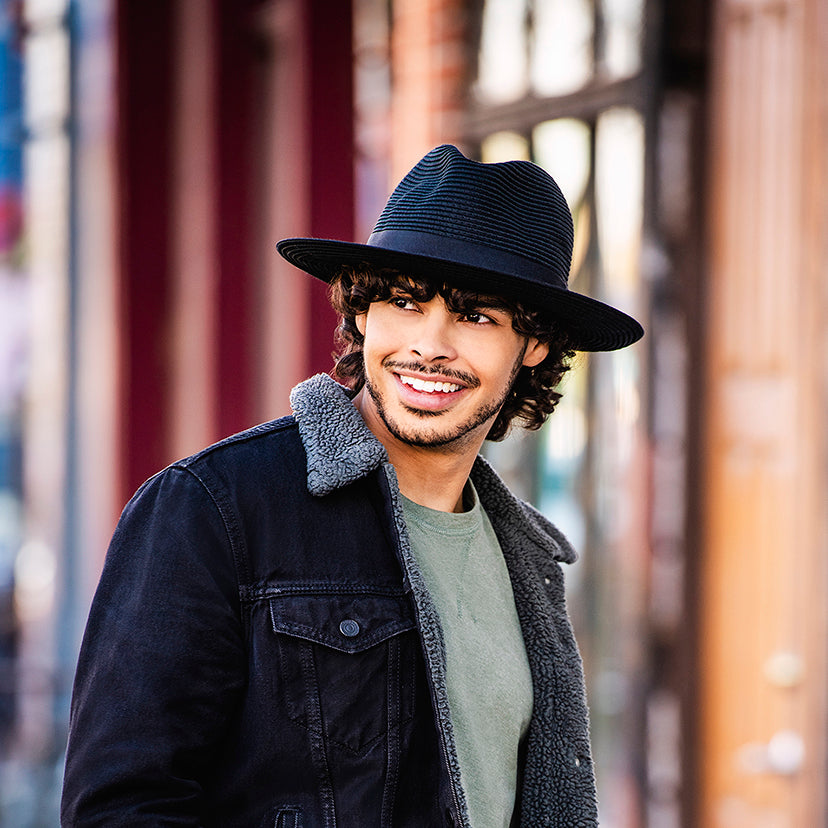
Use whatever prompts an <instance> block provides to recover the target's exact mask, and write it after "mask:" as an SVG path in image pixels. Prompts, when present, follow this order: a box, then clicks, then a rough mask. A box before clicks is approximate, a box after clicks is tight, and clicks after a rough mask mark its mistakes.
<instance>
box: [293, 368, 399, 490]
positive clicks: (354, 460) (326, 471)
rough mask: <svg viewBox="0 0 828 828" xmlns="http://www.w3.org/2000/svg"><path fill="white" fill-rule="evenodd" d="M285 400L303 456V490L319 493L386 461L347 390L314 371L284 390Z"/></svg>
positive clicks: (351, 480)
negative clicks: (305, 465)
mask: <svg viewBox="0 0 828 828" xmlns="http://www.w3.org/2000/svg"><path fill="white" fill-rule="evenodd" d="M290 405H291V408H292V409H293V416H294V419H295V420H296V423H297V425H298V426H299V435H300V437H301V438H302V445H303V446H304V447H305V454H306V455H307V458H308V491H309V492H310V493H311V494H312V495H317V496H322V495H327V494H330V493H331V492H333V491H336V490H337V489H339V488H340V487H342V486H346V485H348V484H349V483H353V482H355V481H357V480H359V479H360V478H362V477H365V476H366V475H367V474H369V473H370V472H372V471H374V469H377V468H379V467H380V466H381V465H382V464H383V463H386V462H387V461H388V453H387V452H386V451H385V448H384V447H383V445H382V443H380V441H379V440H377V438H376V437H375V436H374V435H373V433H372V432H371V430H370V429H369V428H368V426H367V425H365V421H364V420H363V419H362V415H361V414H360V413H359V411H357V409H356V406H354V405H353V404H352V403H351V398H350V397H349V396H348V391H347V389H346V388H343V387H342V386H341V385H340V384H339V383H337V382H335V381H334V380H333V379H331V378H330V377H329V376H328V375H327V374H317V375H316V376H313V377H311V378H310V379H308V380H305V382H302V383H300V384H299V385H297V386H296V387H295V388H294V389H293V391H291V392H290Z"/></svg>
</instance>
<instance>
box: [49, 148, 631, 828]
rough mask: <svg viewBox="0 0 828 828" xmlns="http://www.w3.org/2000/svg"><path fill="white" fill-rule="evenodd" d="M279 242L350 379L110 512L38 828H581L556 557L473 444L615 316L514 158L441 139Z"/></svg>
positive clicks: (309, 395)
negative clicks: (353, 203)
mask: <svg viewBox="0 0 828 828" xmlns="http://www.w3.org/2000/svg"><path fill="white" fill-rule="evenodd" d="M279 250H280V252H281V253H282V255H284V256H285V257H286V258H287V259H288V260H289V261H291V262H293V263H295V264H297V265H298V266H299V267H301V268H303V269H305V270H306V271H308V272H309V273H311V274H313V275H314V276H317V277H319V278H322V279H325V280H326V281H329V282H331V283H332V300H333V302H334V305H335V307H336V308H337V310H338V311H339V312H340V313H341V315H342V324H341V326H340V335H341V337H342V340H343V346H344V347H343V352H342V354H341V356H340V359H339V361H338V363H337V368H336V372H337V375H338V376H339V377H340V378H341V379H343V380H344V381H345V382H346V384H347V386H348V387H347V388H346V387H343V386H341V385H339V384H337V383H336V382H335V381H334V380H333V379H331V378H330V377H328V376H327V375H320V376H317V377H314V378H312V379H310V380H308V381H306V382H305V383H302V384H301V385H299V386H298V387H297V388H296V389H294V391H293V393H292V395H291V403H292V408H293V412H294V413H293V416H292V417H289V418H283V419H281V420H277V421H275V422H272V423H268V424H264V425H261V426H257V427H256V428H253V429H251V430H250V431H247V432H244V433H242V434H240V435H237V436H235V437H231V438H229V439H228V440H225V441H223V442H222V443H219V444H217V445H215V446H212V447H210V448H208V449H206V450H205V451H203V452H201V453H200V454H198V455H196V456H194V457H191V458H189V459H187V460H183V461H181V462H179V463H176V464H174V465H172V466H171V467H170V468H168V469H166V470H165V471H163V472H161V473H160V474H159V475H156V476H155V477H154V478H152V479H151V480H149V481H148V482H147V483H146V484H144V486H143V487H142V488H141V489H140V490H139V492H138V493H137V495H136V496H135V497H134V498H133V500H132V501H131V502H130V504H129V505H128V506H127V507H126V509H125V511H124V514H123V516H122V518H121V521H120V523H119V525H118V528H117V530H116V532H115V535H114V537H113V540H112V545H111V547H110V550H109V553H108V555H107V560H106V564H105V566H104V571H103V574H102V577H101V582H100V585H99V588H98V592H97V594H96V597H95V601H94V604H93V607H92V610H91V614H90V618H89V623H88V627H87V631H86V635H85V638H84V644H83V648H82V651H81V656H80V661H79V665H78V672H77V678H76V685H75V694H74V699H73V707H72V719H71V726H70V738H69V746H68V752H67V762H66V776H65V783H64V797H63V820H64V823H65V824H66V825H161V824H163V825H173V824H175V825H227V826H271V828H273V827H274V826H275V827H276V828H281V827H282V826H291V828H299V827H300V826H301V828H316V827H317V826H320V828H321V826H325V828H333V827H334V826H340V828H341V827H342V826H346V827H347V828H350V827H351V826H359V827H361V826H412V827H413V826H422V828H435V827H436V826H472V828H485V826H509V825H521V826H542V825H549V826H558V828H573V826H591V825H595V824H596V822H597V816H596V804H595V786H594V778H593V772H592V764H591V759H590V749H589V741H588V725H587V711H586V705H585V700H584V691H583V678H582V670H581V663H580V658H579V655H578V651H577V648H576V645H575V642H574V640H573V638H572V633H571V629H570V625H569V621H568V619H567V615H566V609H565V606H564V596H563V585H562V573H561V568H560V563H563V562H566V563H569V562H571V561H573V560H574V553H573V551H572V549H571V548H570V546H569V545H568V543H567V542H566V540H565V539H564V538H563V537H562V536H561V535H560V533H559V532H558V531H557V530H556V529H555V528H554V527H553V526H552V525H551V524H550V523H549V522H548V521H547V520H546V519H545V518H543V517H542V516H541V515H540V514H539V513H537V512H536V511H534V510H533V509H532V508H531V507H530V506H528V505H526V504H524V503H521V502H519V501H518V500H517V499H515V498H514V497H513V496H512V495H511V494H510V493H509V491H508V490H507V489H506V488H505V486H504V485H503V484H502V483H501V482H500V480H499V479H498V478H497V476H496V475H495V473H494V472H493V471H492V470H491V469H490V468H489V466H488V465H487V464H486V463H485V461H484V460H482V459H481V458H479V457H478V451H479V449H480V447H481V446H482V444H483V441H484V439H486V438H487V436H488V437H492V438H498V439H499V438H501V437H502V436H503V435H504V434H505V433H506V431H507V429H508V427H509V424H510V422H511V421H512V420H514V419H517V421H518V422H523V423H524V424H526V425H528V426H529V427H534V428H537V427H538V426H539V425H540V424H541V423H542V422H543V420H544V419H545V417H546V416H547V415H548V414H549V413H550V412H551V410H552V409H553V408H554V405H555V402H556V401H557V399H558V394H557V393H556V392H555V390H554V388H555V385H557V383H558V381H559V379H560V377H561V375H562V374H563V372H564V371H565V370H566V365H567V360H568V358H569V357H570V356H571V353H572V351H573V349H592V350H604V349H612V348H618V347H623V346H624V345H627V344H630V343H631V342H634V341H635V340H637V339H638V338H639V337H640V336H641V334H642V330H641V328H640V326H639V325H638V323H637V322H635V321H634V320H633V319H631V318H630V317H628V316H626V315H625V314H623V313H621V312H619V311H617V310H614V309H612V308H609V307H608V306H606V305H603V304H602V303H600V302H597V301H594V300H592V299H589V298H587V297H585V296H580V295H578V294H575V293H573V292H571V291H569V290H568V288H567V278H568V271H569V266H570V257H571V250H572V220H571V216H570V213H569V210H568V208H567V206H566V203H565V201H564V199H563V197H562V195H561V193H560V191H559V190H558V188H557V186H556V185H555V183H554V181H553V180H552V179H551V178H550V177H549V176H548V175H547V174H546V173H545V172H543V171H542V170H541V169H540V168H538V167H536V166H534V165H532V164H529V163H527V162H508V163H504V164H480V163H477V162H474V161H471V160H469V159H467V158H465V157H464V156H463V155H462V154H461V153H460V152H459V151H458V150H457V149H456V148H454V147H451V146H443V147H438V148H437V149H435V150H433V151H432V152H430V153H429V154H428V155H426V156H425V158H423V159H422V160H421V161H420V162H419V163H418V164H417V165H416V166H415V167H414V169H413V170H412V171H411V172H410V173H409V174H408V175H407V176H406V177H405V178H404V179H403V181H402V182H401V183H400V184H399V186H398V187H397V189H396V190H395V192H394V193H393V194H392V196H391V198H390V199H389V201H388V204H387V205H386V208H385V210H384V211H383V214H382V215H381V216H380V219H379V221H378V222H377V225H376V227H375V230H374V233H373V234H372V235H371V237H370V239H369V240H368V243H367V244H365V245H359V244H352V243H348V242H339V241H328V240H318V239H288V240H283V241H282V242H280V244H279Z"/></svg>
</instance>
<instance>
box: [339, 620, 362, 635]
mask: <svg viewBox="0 0 828 828" xmlns="http://www.w3.org/2000/svg"><path fill="white" fill-rule="evenodd" d="M339 631H340V632H341V633H342V635H344V636H347V637H348V638H353V637H354V636H355V635H359V624H357V622H356V621H354V620H353V619H352V618H346V619H345V620H344V621H342V622H341V623H340V625H339Z"/></svg>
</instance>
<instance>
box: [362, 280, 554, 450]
mask: <svg viewBox="0 0 828 828" xmlns="http://www.w3.org/2000/svg"><path fill="white" fill-rule="evenodd" d="M491 304H492V303H489V305H487V303H486V300H485V299H481V300H480V304H479V305H475V306H474V307H473V308H472V309H469V308H464V310H463V312H462V313H458V312H456V311H452V310H451V309H449V308H448V306H447V305H446V303H445V300H444V299H443V298H442V297H441V296H439V295H437V296H435V297H434V298H433V299H430V300H428V301H416V300H415V299H413V298H411V296H409V295H408V294H406V293H405V292H404V291H402V290H399V291H397V292H395V293H394V294H392V296H391V298H390V299H387V300H383V301H379V302H374V303H372V304H371V305H370V307H369V308H368V312H367V313H365V314H362V315H361V316H359V317H357V320H356V323H357V327H358V328H359V330H360V332H361V333H362V335H363V336H364V338H365V342H364V345H363V357H364V361H365V388H364V390H363V392H362V393H361V395H360V398H359V399H358V401H357V402H358V405H359V406H360V410H361V411H362V414H363V416H364V418H365V420H366V422H367V424H368V426H369V427H370V428H371V429H372V430H373V431H374V432H375V433H376V434H377V435H378V436H379V437H380V439H381V440H382V439H383V438H384V437H385V438H386V439H394V440H397V441H400V442H402V443H405V444H407V445H412V446H420V447H431V448H443V449H449V450H462V449H464V448H465V447H467V446H470V445H471V446H473V447H474V450H475V451H476V450H477V448H479V446H480V445H481V444H482V442H483V440H484V439H485V436H486V434H487V433H488V431H489V428H490V427H491V425H492V423H493V422H494V420H495V418H496V417H497V414H498V412H499V411H500V408H501V407H502V405H503V403H504V402H505V400H506V398H507V396H508V394H509V391H510V389H511V386H512V383H513V381H514V379H515V377H516V376H517V372H518V371H519V370H520V368H521V367H522V366H523V365H527V366H532V365H537V364H538V363H539V362H541V361H542V360H543V358H544V357H545V356H546V353H547V347H546V346H545V345H542V344H540V343H539V342H538V341H537V340H535V339H531V338H529V339H527V337H525V336H522V335H521V334H518V333H517V332H516V331H515V330H514V329H513V328H512V316H511V313H509V311H507V310H505V309H502V308H498V307H493V306H491Z"/></svg>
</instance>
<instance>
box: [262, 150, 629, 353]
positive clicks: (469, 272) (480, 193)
mask: <svg viewBox="0 0 828 828" xmlns="http://www.w3.org/2000/svg"><path fill="white" fill-rule="evenodd" d="M572 240H573V229H572V215H571V213H570V211H569V207H568V206H567V204H566V201H565V199H564V197H563V195H562V193H561V191H560V189H559V188H558V185H557V184H556V183H555V181H554V179H553V178H552V177H551V176H550V175H549V174H548V173H547V172H545V171H544V170H543V169H542V168H541V167H539V166H537V165H535V164H532V163H531V162H529V161H505V162H502V163H498V164H482V163H480V162H478V161H472V160H470V159H468V158H466V157H465V156H464V155H463V154H462V153H461V152H460V150H458V149H457V148H456V147H453V146H451V145H448V144H446V145H443V146H440V147H437V148H436V149H433V150H432V151H431V152H429V153H428V154H427V155H426V156H425V157H424V158H422V159H421V160H420V161H419V162H418V163H417V164H416V165H415V166H414V168H413V169H412V170H411V171H410V172H409V173H408V175H406V176H405V178H403V180H402V181H401V182H400V183H399V185H398V186H397V188H396V189H395V190H394V192H393V193H392V194H391V196H390V198H389V199H388V203H387V204H386V205H385V209H384V210H383V211H382V214H381V215H380V217H379V219H378V220H377V223H376V225H375V227H374V230H373V232H372V233H371V235H370V237H369V238H368V242H367V243H366V244H355V243H352V242H345V241H335V240H331V239H307V238H296V239H282V241H280V242H278V244H277V248H278V250H279V253H281V254H282V256H284V257H285V259H287V260H288V261H289V262H291V263H292V264H294V265H296V266H297V267H299V268H301V269H302V270H304V271H306V272H307V273H310V274H311V275H312V276H316V277H317V278H319V279H323V280H324V281H326V282H329V281H330V280H331V279H333V278H334V277H335V276H336V275H337V274H338V273H339V272H340V270H341V268H342V267H343V265H351V266H358V265H362V264H365V265H369V266H374V267H389V268H395V269H397V270H399V271H401V272H402V273H405V274H406V275H410V276H413V277H417V278H427V279H431V280H438V281H441V282H446V283H448V284H450V285H456V286H457V287H463V288H469V289H472V290H474V291H476V292H478V293H481V294H490V295H496V296H503V297H505V298H513V299H518V300H520V301H521V302H522V303H523V304H524V305H526V306H527V307H528V308H536V309H542V310H544V311H546V312H547V313H548V314H550V316H552V317H553V318H554V319H555V320H556V321H558V322H559V324H561V325H562V326H563V327H564V328H566V330H567V331H568V332H569V334H570V335H571V337H572V341H573V347H574V348H576V349H577V350H581V351H612V350H615V349H617V348H623V347H625V346H627V345H631V344H632V343H633V342H636V341H637V340H638V339H640V338H641V337H642V336H643V334H644V330H643V328H642V327H641V325H639V323H638V322H636V320H635V319H633V318H632V317H631V316H628V315H627V314H625V313H622V312H621V311H619V310H617V309H616V308H613V307H611V306H609V305H607V304H605V303H603V302H599V301H597V300H596V299H592V298H590V297H588V296H585V295H583V294H580V293H575V292H574V291H571V290H569V285H568V282H569V268H570V264H571V260H572Z"/></svg>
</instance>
